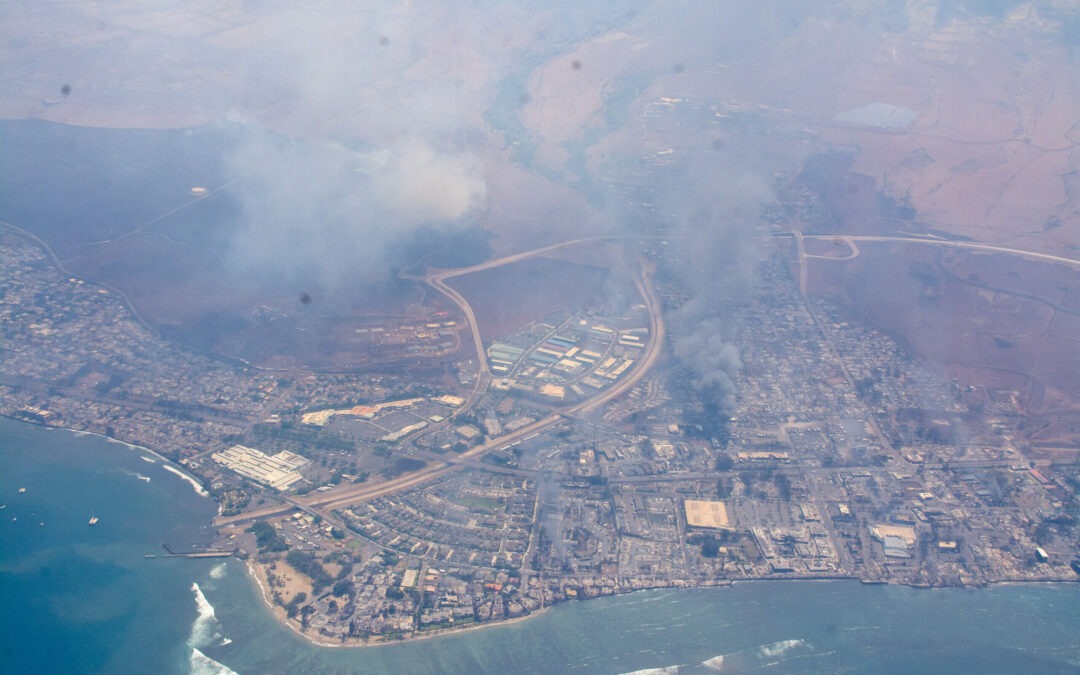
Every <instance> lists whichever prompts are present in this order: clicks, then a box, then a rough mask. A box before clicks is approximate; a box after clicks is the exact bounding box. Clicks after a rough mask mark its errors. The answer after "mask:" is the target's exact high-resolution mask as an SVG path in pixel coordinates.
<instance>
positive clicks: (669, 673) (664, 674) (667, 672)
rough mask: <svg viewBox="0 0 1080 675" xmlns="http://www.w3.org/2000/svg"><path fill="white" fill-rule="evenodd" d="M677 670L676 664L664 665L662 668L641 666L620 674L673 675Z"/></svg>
mask: <svg viewBox="0 0 1080 675" xmlns="http://www.w3.org/2000/svg"><path fill="white" fill-rule="evenodd" d="M678 672H679V667H678V666H664V667H663V668H642V669H641V670H631V671H630V672H628V673H622V675H675V674H676V673H678Z"/></svg>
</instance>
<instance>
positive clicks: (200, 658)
mask: <svg viewBox="0 0 1080 675" xmlns="http://www.w3.org/2000/svg"><path fill="white" fill-rule="evenodd" d="M188 662H189V663H190V665H191V675H237V672H236V671H235V670H233V669H231V668H229V667H228V666H226V665H224V664H221V663H218V662H217V661H215V660H214V659H212V658H210V657H209V656H207V655H206V654H203V653H202V652H200V651H199V650H198V649H197V648H195V647H192V648H191V657H190V658H189V659H188Z"/></svg>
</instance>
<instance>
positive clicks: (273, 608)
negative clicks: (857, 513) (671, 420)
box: [0, 415, 1080, 648]
mask: <svg viewBox="0 0 1080 675" xmlns="http://www.w3.org/2000/svg"><path fill="white" fill-rule="evenodd" d="M0 417H4V418H6V419H9V420H11V421H13V422H19V423H27V424H32V425H34V426H37V427H42V428H45V429H52V430H60V431H65V432H70V433H72V434H75V435H77V436H94V437H98V438H101V439H103V440H105V441H108V442H113V443H118V444H120V445H123V446H125V447H126V448H127V449H129V450H133V451H135V452H138V453H145V454H147V455H150V456H152V457H154V458H155V459H157V460H160V462H161V463H162V468H164V469H166V470H169V471H170V472H172V473H174V474H178V475H179V477H181V478H183V479H185V480H186V481H187V482H189V483H190V484H192V486H193V487H195V488H196V492H197V493H198V494H199V495H200V496H204V497H208V498H210V499H213V498H212V497H210V496H209V494H208V493H206V492H205V490H201V486H198V484H197V482H196V481H195V479H194V478H192V477H190V476H189V475H188V474H187V473H186V472H183V471H182V469H180V468H179V467H177V466H176V463H175V462H173V461H172V460H170V459H168V458H167V457H164V456H162V455H161V454H159V453H157V452H155V451H154V450H152V449H150V448H148V447H146V446H142V445H139V444H137V443H130V442H127V441H122V440H119V439H116V438H113V437H111V436H108V435H105V434H102V433H98V432H93V431H84V430H79V429H71V428H67V427H62V426H57V425H49V424H42V423H39V422H33V421H31V420H26V419H22V418H17V417H12V416H10V415H0ZM196 486H198V487H196ZM219 508H220V505H219ZM208 524H210V525H211V526H212V524H213V523H212V521H211V522H210V523H208ZM243 562H244V566H245V569H246V570H247V574H248V575H249V576H250V580H249V582H254V583H255V585H256V586H257V588H258V592H259V595H260V596H261V598H262V601H263V603H264V605H265V606H266V609H268V610H269V611H270V614H271V615H272V616H273V617H274V618H275V619H276V620H277V621H278V622H279V623H282V624H284V625H286V626H288V628H289V629H290V630H291V631H292V632H294V633H295V634H297V635H298V636H300V637H302V638H303V639H304V640H306V641H307V642H309V643H311V644H313V645H316V646H319V647H335V648H341V647H346V648H349V647H353V648H359V647H377V646H382V645H392V644H404V643H407V642H414V641H419V640H426V639H431V638H435V637H446V636H450V635H456V634H462V633H465V632H469V631H475V630H480V629H483V628H488V627H496V626H507V625H511V624H515V623H519V622H524V621H526V620H528V619H530V618H532V617H535V616H540V615H542V614H544V613H545V612H547V610H548V609H550V608H551V607H553V606H554V605H556V604H562V603H564V602H567V601H569V600H574V599H577V600H591V599H596V598H600V597H611V596H619V595H628V594H631V593H635V592H637V591H656V590H663V589H700V588H710V587H718V586H720V587H722V586H733V585H735V584H746V583H750V582H778V581H819V582H820V581H858V582H859V583H860V584H862V585H890V586H907V587H909V588H916V589H945V588H967V589H979V588H987V587H990V586H1024V585H1046V584H1060V583H1064V584H1077V583H1080V575H1074V576H1072V577H1057V578H1016V577H1005V578H1000V579H994V580H988V581H985V582H980V583H974V584H960V585H929V584H918V583H911V582H905V581H900V580H892V579H880V580H878V579H864V578H860V577H858V576H854V575H847V574H834V575H828V576H805V575H802V576H786V577H759V578H740V579H711V580H704V581H697V582H687V581H683V580H677V579H676V580H671V582H670V583H666V584H660V585H651V586H644V587H640V588H628V587H619V588H614V589H613V590H612V591H610V592H603V591H601V592H598V593H596V594H595V595H589V596H586V595H584V594H582V595H579V596H578V597H576V598H572V597H563V598H558V599H556V600H554V601H553V602H551V603H549V604H546V605H545V606H544V607H543V608H541V609H537V610H535V611H532V612H529V613H527V614H523V615H520V616H516V617H512V618H501V619H496V620H487V621H482V622H470V623H468V624H466V625H461V626H441V627H438V628H430V629H426V630H422V631H420V630H418V631H415V632H413V633H411V634H409V635H405V636H403V637H400V638H396V639H386V638H385V637H382V636H374V637H369V638H359V637H355V638H348V639H347V640H346V641H344V642H342V641H340V640H332V639H330V638H327V637H325V636H322V635H320V634H318V633H317V632H315V631H305V630H303V629H302V628H301V627H300V626H299V625H298V624H297V622H295V621H292V620H290V619H289V618H288V617H287V616H286V613H285V610H284V608H283V607H281V606H280V605H277V604H275V603H274V602H273V600H272V598H271V596H270V591H269V583H268V580H267V578H266V575H265V571H264V568H263V566H262V564H260V563H258V562H255V561H253V560H250V559H249V560H244V561H243ZM594 588H595V587H594Z"/></svg>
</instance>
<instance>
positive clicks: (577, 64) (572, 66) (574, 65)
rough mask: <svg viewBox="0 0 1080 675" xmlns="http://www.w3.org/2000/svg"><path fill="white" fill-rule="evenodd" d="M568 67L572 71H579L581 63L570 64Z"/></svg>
mask: <svg viewBox="0 0 1080 675" xmlns="http://www.w3.org/2000/svg"><path fill="white" fill-rule="evenodd" d="M570 67H571V68H573V69H574V70H581V61H574V62H573V63H571V64H570Z"/></svg>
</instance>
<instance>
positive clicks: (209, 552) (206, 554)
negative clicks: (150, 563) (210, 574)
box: [143, 544, 235, 558]
mask: <svg viewBox="0 0 1080 675" xmlns="http://www.w3.org/2000/svg"><path fill="white" fill-rule="evenodd" d="M161 546H162V548H164V549H165V551H166V553H147V554H145V555H143V557H144V558H231V557H232V556H233V555H234V554H235V551H224V550H221V549H205V550H202V551H174V550H172V549H171V548H169V545H168V544H162V545H161Z"/></svg>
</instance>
